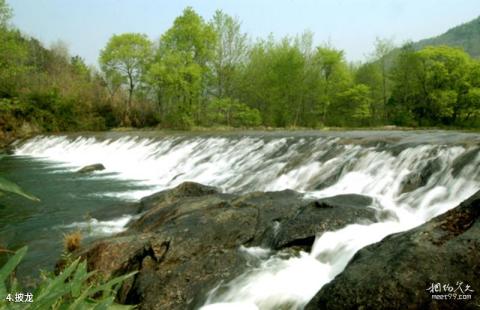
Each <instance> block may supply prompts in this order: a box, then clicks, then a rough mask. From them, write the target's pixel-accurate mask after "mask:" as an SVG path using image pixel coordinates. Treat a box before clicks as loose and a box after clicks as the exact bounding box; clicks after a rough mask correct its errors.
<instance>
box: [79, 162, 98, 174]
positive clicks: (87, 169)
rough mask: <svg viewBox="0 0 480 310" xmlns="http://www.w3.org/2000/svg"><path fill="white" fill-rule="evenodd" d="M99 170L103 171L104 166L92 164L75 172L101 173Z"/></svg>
mask: <svg viewBox="0 0 480 310" xmlns="http://www.w3.org/2000/svg"><path fill="white" fill-rule="evenodd" d="M101 170H105V166H104V165H102V164H93V165H88V166H85V167H82V168H81V169H79V170H78V171H77V172H78V173H90V172H94V171H101Z"/></svg>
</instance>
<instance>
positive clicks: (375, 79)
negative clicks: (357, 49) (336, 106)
mask: <svg viewBox="0 0 480 310" xmlns="http://www.w3.org/2000/svg"><path fill="white" fill-rule="evenodd" d="M355 83H356V84H363V85H365V86H368V89H369V90H370V93H369V98H370V100H369V101H370V115H371V118H372V122H373V124H382V123H384V121H385V119H384V106H383V91H382V73H381V71H380V68H379V66H378V65H377V64H376V63H375V62H367V63H365V64H362V65H361V66H360V67H359V68H358V69H357V70H356V71H355Z"/></svg>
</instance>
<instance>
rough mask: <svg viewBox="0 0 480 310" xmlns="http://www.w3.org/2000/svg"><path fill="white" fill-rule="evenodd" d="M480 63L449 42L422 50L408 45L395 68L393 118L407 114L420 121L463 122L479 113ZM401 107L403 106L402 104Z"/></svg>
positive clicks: (453, 123)
mask: <svg viewBox="0 0 480 310" xmlns="http://www.w3.org/2000/svg"><path fill="white" fill-rule="evenodd" d="M477 66H478V63H477V62H475V61H474V60H472V59H471V58H470V57H469V56H468V54H466V53H465V52H464V51H462V50H460V49H457V48H451V47H447V46H438V47H427V48H425V49H423V50H420V51H418V52H416V51H414V50H413V48H412V47H411V46H407V47H405V48H404V49H403V50H402V52H401V53H400V56H399V58H398V60H397V63H396V65H395V67H394V69H393V76H392V79H393V81H394V84H395V86H394V91H393V95H392V105H393V106H397V107H396V108H394V109H392V110H393V111H392V113H393V114H394V116H393V118H394V119H397V120H398V121H399V122H400V123H402V122H405V121H406V119H405V118H403V119H402V118H401V117H399V115H401V114H406V115H409V116H410V117H411V119H412V120H414V121H415V124H416V125H419V126H422V125H440V124H446V125H457V126H462V125H463V124H464V122H465V121H468V120H469V119H470V118H471V117H472V116H474V115H476V114H477V112H476V111H478V106H477V103H476V99H475V98H476V96H475V93H476V91H475V89H476V88H477V87H478V86H479V85H480V84H478V83H479V81H478V80H477V77H476V74H477V73H476V70H477ZM399 107H400V108H399Z"/></svg>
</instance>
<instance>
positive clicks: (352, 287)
mask: <svg viewBox="0 0 480 310" xmlns="http://www.w3.org/2000/svg"><path fill="white" fill-rule="evenodd" d="M479 218H480V191H479V192H477V193H476V194H475V195H473V196H472V197H471V198H469V199H468V200H466V201H464V202H463V203H462V204H460V205H459V206H458V207H456V208H455V209H452V210H450V211H448V212H446V213H445V214H443V215H440V216H438V217H436V218H434V219H432V220H430V221H429V222H427V223H425V224H423V225H421V226H419V227H417V228H414V229H411V230H409V231H406V232H402V233H397V234H394V235H391V236H388V237H386V238H385V239H383V240H382V241H380V242H378V243H376V244H372V245H370V246H367V247H365V248H364V249H362V250H360V251H359V252H358V253H357V254H356V255H355V256H354V257H353V258H352V260H351V261H350V262H349V264H348V265H347V267H346V268H345V270H344V271H343V272H342V273H341V274H339V275H338V276H337V277H336V278H335V279H334V280H333V281H332V282H330V283H329V284H327V285H325V286H324V287H323V288H322V289H321V290H320V292H319V293H318V294H317V295H316V296H315V297H314V298H313V299H312V300H311V301H310V303H309V304H308V305H307V307H306V309H353V308H355V309H479V304H480V303H479V299H478V298H479V297H478V296H477V294H478V290H479V289H480V220H479ZM460 282H462V283H460ZM432 285H433V287H432ZM467 285H468V287H467ZM432 288H433V292H432ZM462 291H463V294H462ZM472 291H473V292H472ZM449 294H450V295H449ZM453 294H456V295H455V296H454V295H453ZM432 295H433V296H432ZM459 295H469V296H471V299H468V297H465V300H454V298H460V297H459ZM462 297H463V296H462ZM445 299H447V300H445ZM448 299H449V300H448Z"/></svg>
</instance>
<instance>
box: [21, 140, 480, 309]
mask: <svg viewBox="0 0 480 310" xmlns="http://www.w3.org/2000/svg"><path fill="white" fill-rule="evenodd" d="M360 135H367V136H368V135H370V136H372V138H371V139H369V140H368V141H365V140H362V139H359V138H358V137H357V136H354V137H350V136H348V135H347V134H336V133H331V134H322V135H315V134H305V135H302V134H294V135H293V134H292V135H287V134H270V135H269V134H246V135H214V136H207V135H199V136H184V135H183V136H182V135H177V136H166V137H142V136H141V135H140V136H135V135H133V136H131V135H130V136H123V137H113V138H109V137H103V138H97V137H93V136H90V137H89V136H79V137H68V136H38V137H35V138H32V139H30V140H27V141H25V142H23V143H21V144H19V145H17V146H16V149H15V155H19V156H32V157H35V158H38V159H39V160H46V161H50V162H54V163H56V164H57V165H58V166H59V167H62V169H70V170H72V171H75V170H77V169H79V168H80V167H82V166H84V165H88V164H92V163H102V164H104V165H105V167H106V170H105V171H102V172H97V173H94V174H92V175H91V177H92V178H102V177H115V178H119V179H124V180H134V181H136V182H139V183H141V184H144V185H146V186H148V188H149V189H148V190H142V191H135V190H133V191H129V192H126V193H123V194H122V197H123V198H125V199H132V200H133V199H138V198H140V197H142V196H146V195H148V194H151V193H153V192H156V191H159V190H162V189H166V188H171V187H174V186H176V185H178V184H180V183H182V182H184V181H195V182H199V183H203V184H208V185H212V186H216V187H218V188H220V189H221V190H222V191H224V192H239V193H242V192H249V191H276V190H283V189H293V190H297V191H299V192H302V193H304V195H305V197H308V198H322V197H329V196H334V195H338V194H349V193H355V194H362V195H368V196H370V197H372V198H373V201H374V202H373V205H372V207H373V208H376V209H377V210H378V212H379V214H381V213H382V212H388V213H389V214H390V215H391V216H388V217H385V219H384V220H382V221H380V222H378V223H374V224H362V223H358V224H353V225H349V226H346V227H344V228H342V229H340V230H337V231H330V232H325V233H323V234H319V235H318V236H317V238H316V240H315V243H314V245H313V248H312V250H311V252H310V253H306V252H301V253H300V254H299V255H298V256H295V257H290V258H288V259H286V258H285V257H284V256H281V255H276V254H275V253H273V251H272V252H269V251H268V249H251V250H249V249H245V248H243V249H239V250H244V251H246V252H248V253H249V255H253V256H258V259H259V260H261V264H260V265H259V266H257V267H254V268H251V270H249V271H248V272H246V273H245V274H243V275H241V276H240V277H238V278H236V279H234V280H233V281H232V282H230V283H219V285H218V287H216V288H215V289H213V290H212V291H211V292H210V293H209V295H208V296H207V297H206V299H207V301H206V303H205V305H204V306H203V308H202V309H204V310H207V309H208V310H214V309H278V308H281V307H282V308H289V309H290V308H291V309H301V308H302V307H303V306H304V305H305V304H306V303H307V302H308V301H309V300H310V299H311V298H312V297H313V296H314V295H315V293H316V292H317V291H318V290H319V289H320V288H321V287H322V286H323V285H324V284H326V283H328V282H329V281H331V280H332V279H333V278H334V277H335V276H336V275H337V274H339V273H340V272H341V271H342V270H343V269H344V268H345V266H346V264H347V263H348V261H349V260H350V259H351V257H352V256H353V255H354V254H355V253H356V252H357V251H358V250H359V249H361V248H362V247H364V246H366V245H369V244H371V243H374V242H378V241H380V240H381V239H382V238H384V237H385V236H387V235H389V234H392V233H395V232H400V231H404V230H407V229H410V228H413V227H415V226H418V225H420V224H422V223H424V222H425V221H428V220H429V219H431V218H432V217H434V216H437V215H439V214H441V213H443V212H445V211H447V210H449V209H451V208H453V207H455V206H456V205H458V204H459V203H460V202H461V201H463V200H464V199H466V198H468V197H469V196H470V195H472V194H473V193H475V192H476V191H477V190H478V189H479V188H480V152H479V151H478V143H474V142H473V141H474V140H476V141H478V135H474V134H472V135H468V134H460V133H441V132H440V133H424V134H419V133H408V134H407V133H396V134H390V135H391V136H388V137H387V138H385V137H381V138H376V137H375V134H369V133H365V134H363V133H362V134H360ZM412 180H414V181H412ZM409 182H410V183H411V184H413V185H412V186H411V188H409V189H408V190H406V185H405V184H408V183H409ZM417 183H418V184H417ZM104 194H105V195H111V194H112V193H104ZM117 195H118V194H117ZM266 253H267V254H266Z"/></svg>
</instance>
